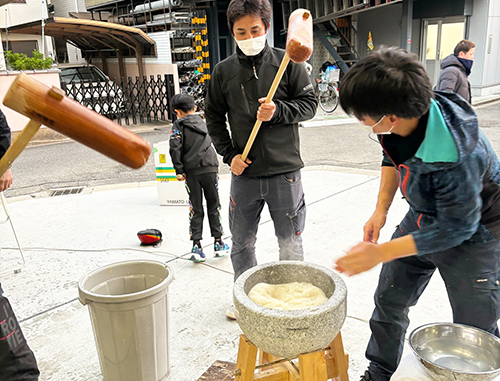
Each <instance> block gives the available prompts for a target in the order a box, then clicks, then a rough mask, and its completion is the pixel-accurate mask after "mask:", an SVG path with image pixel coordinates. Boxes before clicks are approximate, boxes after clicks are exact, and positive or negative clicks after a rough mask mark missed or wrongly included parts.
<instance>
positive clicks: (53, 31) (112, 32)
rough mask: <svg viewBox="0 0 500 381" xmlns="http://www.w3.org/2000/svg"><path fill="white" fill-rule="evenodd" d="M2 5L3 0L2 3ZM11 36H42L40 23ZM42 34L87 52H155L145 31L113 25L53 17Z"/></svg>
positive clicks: (12, 30)
mask: <svg viewBox="0 0 500 381" xmlns="http://www.w3.org/2000/svg"><path fill="white" fill-rule="evenodd" d="M0 1H1V0H0ZM9 33H22V34H37V35H41V34H42V23H41V21H36V22H30V23H27V24H22V25H16V26H13V27H10V28H9ZM43 33H44V34H45V35H47V36H52V37H57V38H62V39H63V40H66V41H67V42H69V43H71V44H73V45H75V46H76V47H77V48H79V49H81V50H83V51H85V52H93V51H94V52H95V51H101V50H104V51H105V50H124V49H129V48H131V49H133V50H134V51H136V52H137V51H138V50H139V51H141V52H147V53H146V54H148V53H149V52H150V51H151V48H153V51H155V50H154V48H155V42H154V40H153V39H151V38H150V37H149V36H148V35H147V34H146V33H144V32H143V31H142V30H140V29H138V28H134V27H130V26H126V25H120V24H115V23H110V22H103V21H94V20H84V19H74V18H65V17H51V18H49V19H46V20H45V25H44V28H43Z"/></svg>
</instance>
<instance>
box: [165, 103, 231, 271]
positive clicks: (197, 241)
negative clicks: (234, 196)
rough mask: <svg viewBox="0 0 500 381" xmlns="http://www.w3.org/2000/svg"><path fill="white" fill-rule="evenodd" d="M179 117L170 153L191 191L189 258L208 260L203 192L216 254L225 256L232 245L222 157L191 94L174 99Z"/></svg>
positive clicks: (189, 191) (188, 189)
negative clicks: (223, 205)
mask: <svg viewBox="0 0 500 381" xmlns="http://www.w3.org/2000/svg"><path fill="white" fill-rule="evenodd" d="M171 104H172V109H173V110H174V112H175V113H176V114H177V116H178V117H179V119H177V120H176V121H175V122H174V124H173V126H172V132H171V134H170V156H171V157H172V164H173V165H174V169H175V173H176V175H177V179H178V180H180V181H183V180H185V181H186V189H187V191H188V194H189V222H190V226H189V233H190V234H189V235H190V238H191V240H192V241H193V248H192V249H191V257H190V259H191V260H192V261H195V262H205V260H206V256H205V253H204V252H203V250H202V248H201V239H202V232H203V195H205V200H206V201H207V214H208V222H209V224H210V230H211V233H212V237H214V240H215V242H214V257H223V256H224V255H225V254H226V252H228V251H229V246H228V245H227V244H226V243H224V242H222V235H223V230H222V223H221V218H220V213H219V210H220V201H219V191H218V188H219V186H218V182H219V175H218V171H219V160H217V154H216V153H215V151H214V149H213V148H212V141H211V140H210V136H209V135H208V131H207V126H206V125H205V122H204V121H203V120H202V119H201V118H200V117H199V116H198V115H195V108H196V106H195V104H194V99H193V97H192V96H190V95H187V94H177V95H174V96H173V97H172V100H171Z"/></svg>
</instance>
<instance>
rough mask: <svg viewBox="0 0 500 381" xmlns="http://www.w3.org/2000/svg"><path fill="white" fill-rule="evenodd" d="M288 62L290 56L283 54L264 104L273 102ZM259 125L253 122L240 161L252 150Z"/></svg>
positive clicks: (258, 121)
mask: <svg viewBox="0 0 500 381" xmlns="http://www.w3.org/2000/svg"><path fill="white" fill-rule="evenodd" d="M288 62H290V56H289V55H288V53H285V55H284V56H283V59H282V60H281V64H280V67H279V68H278V72H277V73H276V76H275V77H274V80H273V83H272V84H271V88H270V89H269V92H268V93H267V97H266V102H265V103H270V102H271V101H272V100H273V97H274V94H275V93H276V90H277V89H278V85H279V84H280V82H281V78H282V77H283V73H284V72H285V69H286V67H287V65H288ZM261 124H262V121H261V120H256V121H255V124H254V126H253V129H252V132H251V133H250V137H249V138H248V140H247V144H246V146H245V149H244V150H243V153H242V154H241V160H243V161H245V160H246V159H247V157H248V153H249V152H250V149H251V148H252V145H253V142H254V141H255V137H256V136H257V133H258V132H259V129H260V125H261Z"/></svg>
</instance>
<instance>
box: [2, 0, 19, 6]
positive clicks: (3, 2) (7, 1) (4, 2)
mask: <svg viewBox="0 0 500 381" xmlns="http://www.w3.org/2000/svg"><path fill="white" fill-rule="evenodd" d="M14 1H16V0H0V7H3V6H4V5H7V4H10V3H13V2H14Z"/></svg>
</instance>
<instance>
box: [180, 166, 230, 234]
mask: <svg viewBox="0 0 500 381" xmlns="http://www.w3.org/2000/svg"><path fill="white" fill-rule="evenodd" d="M186 189H187V192H188V194H189V235H190V239H191V240H192V241H201V239H202V238H203V217H204V212H203V196H205V200H206V201H207V214H208V222H209V224H210V232H211V234H212V237H214V238H220V237H222V235H223V234H224V231H223V230H222V222H221V217H220V200H219V175H218V173H217V172H212V173H201V174H199V175H189V174H188V175H186Z"/></svg>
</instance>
